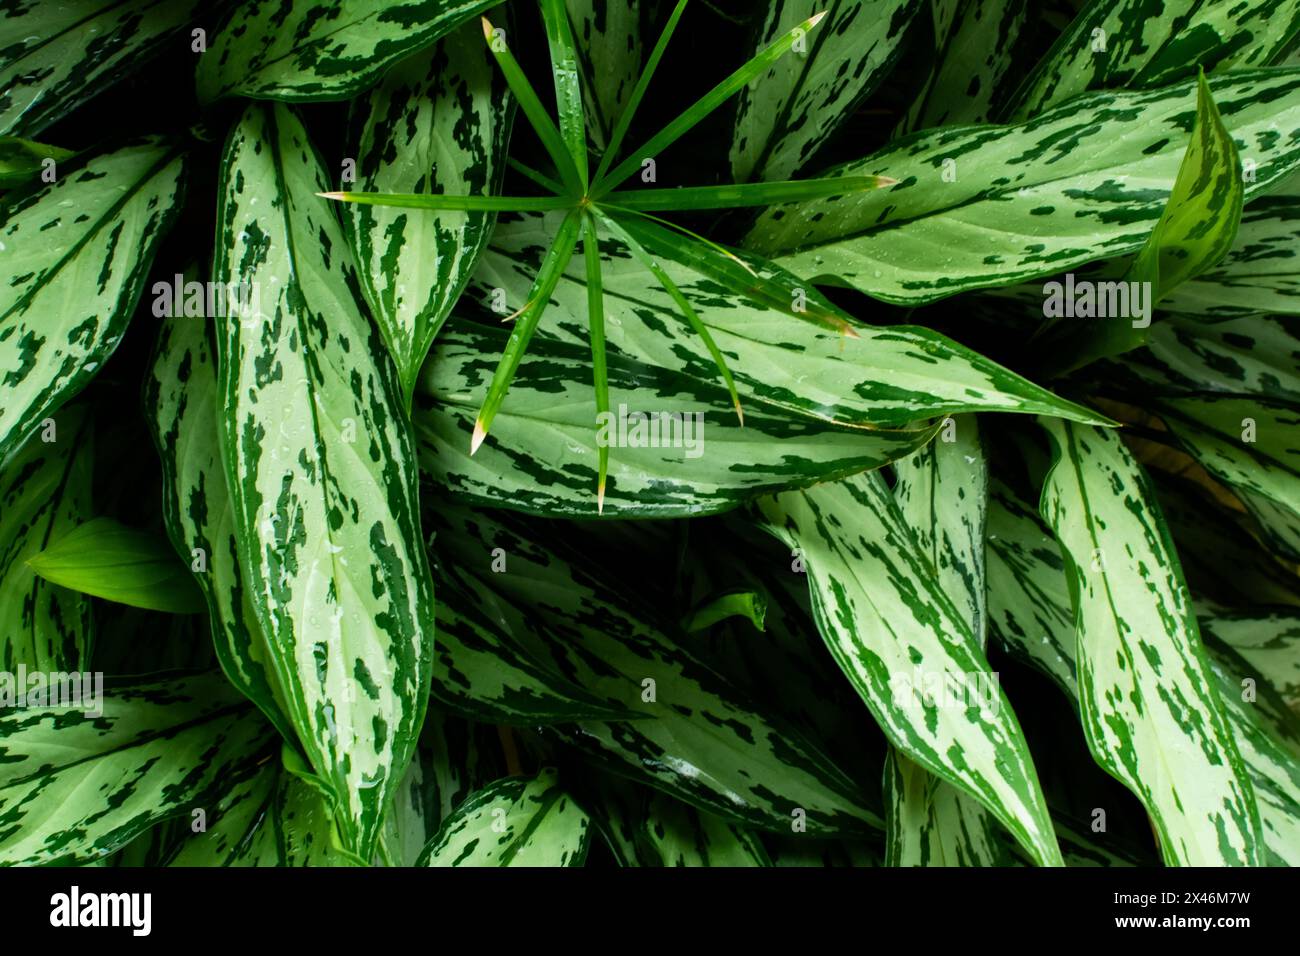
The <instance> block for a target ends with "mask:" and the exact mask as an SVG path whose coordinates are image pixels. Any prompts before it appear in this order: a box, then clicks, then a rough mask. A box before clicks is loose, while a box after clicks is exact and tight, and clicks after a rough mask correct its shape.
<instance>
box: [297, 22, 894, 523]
mask: <svg viewBox="0 0 1300 956" xmlns="http://www.w3.org/2000/svg"><path fill="white" fill-rule="evenodd" d="M686 4H687V0H678V3H677V5H676V6H675V7H674V8H673V12H672V14H671V15H670V16H669V18H668V22H667V24H666V25H665V26H664V30H663V33H662V34H661V35H660V37H659V40H658V42H657V43H656V44H655V46H654V49H653V50H652V51H651V53H650V57H649V59H648V60H647V61H646V65H645V68H644V69H643V70H642V72H641V76H640V78H639V79H638V80H637V84H636V86H635V87H634V88H633V90H632V93H631V96H630V97H629V99H628V102H627V106H626V107H625V108H624V110H623V112H622V115H620V116H619V119H618V122H617V124H616V125H615V127H614V130H613V133H612V135H611V136H610V140H609V146H608V148H607V149H606V150H605V152H604V154H603V155H602V156H601V158H600V162H599V163H598V164H597V166H596V169H595V172H591V171H590V169H589V166H588V157H587V132H586V120H585V116H584V113H583V108H582V88H581V86H580V83H579V79H578V77H579V72H580V71H579V69H578V54H577V49H576V47H575V46H574V41H573V31H572V29H571V27H570V25H569V19H568V14H567V12H566V10H565V4H564V0H541V8H542V19H543V21H544V22H545V25H546V37H547V41H548V43H549V45H550V54H551V70H552V73H553V74H554V79H555V99H556V103H557V107H558V112H559V126H558V127H557V126H556V124H555V123H554V122H552V120H551V117H550V116H548V115H547V113H546V109H545V107H544V106H543V105H542V102H541V100H540V99H539V98H538V96H537V93H536V91H535V90H534V89H533V87H532V85H531V84H530V83H529V82H528V79H527V78H526V77H525V76H524V73H523V71H522V70H521V69H520V67H519V64H518V62H516V60H515V58H514V57H513V56H512V55H511V53H510V50H509V48H508V47H507V46H506V44H505V42H504V40H503V38H502V37H503V35H502V34H501V33H500V32H498V31H496V30H494V29H493V27H492V24H491V23H490V22H489V21H488V20H487V18H486V17H484V18H483V35H484V37H485V38H486V39H487V42H488V46H489V49H491V51H492V55H493V56H494V57H495V58H496V61H497V64H498V65H499V66H500V67H501V71H502V73H504V74H505V78H506V81H507V82H508V83H509V85H510V89H511V91H512V92H513V93H514V95H515V98H516V99H517V100H518V102H519V107H520V109H522V110H523V112H524V115H525V116H527V117H528V121H529V123H530V124H531V125H532V127H533V129H534V130H536V131H537V135H538V137H539V138H540V139H541V141H542V145H543V146H544V147H545V148H546V151H547V153H548V154H549V156H550V158H551V161H552V162H553V163H554V164H555V169H556V171H557V174H558V176H559V179H558V181H557V180H556V179H553V178H551V177H549V176H546V175H544V174H542V173H540V172H538V171H536V170H534V169H531V168H529V167H528V166H525V165H524V164H522V163H520V162H518V161H516V160H513V159H512V160H511V161H510V165H511V166H512V167H513V168H514V169H516V170H518V171H519V172H520V173H522V174H523V175H525V176H527V177H528V178H529V179H531V180H532V181H533V182H535V183H537V184H538V185H539V186H541V187H542V188H543V189H545V190H546V191H547V192H548V193H549V195H545V196H452V195H447V194H423V193H420V194H411V193H354V192H332V193H322V194H321V195H322V196H325V197H326V198H329V199H338V200H343V201H345V202H358V203H369V204H371V205H377V206H404V207H408V208H415V209H453V210H472V211H487V212H537V211H555V210H567V215H566V216H565V217H564V220H563V222H562V223H561V225H560V227H559V229H558V230H557V232H556V235H555V238H554V241H553V242H552V243H551V246H550V248H549V249H548V250H547V253H546V255H545V257H544V258H543V260H542V264H541V267H540V269H539V270H538V273H537V277H536V279H535V280H534V282H533V286H532V289H531V291H530V292H529V295H528V302H527V303H526V304H525V305H524V307H523V308H522V309H520V310H519V311H518V312H516V313H515V314H514V315H513V316H510V318H511V319H514V320H515V324H514V328H513V330H512V331H511V334H510V338H509V340H508V341H507V343H506V347H505V350H504V352H503V353H502V355H501V362H500V364H499V365H498V366H497V370H496V373H495V374H494V375H493V377H492V382H491V384H490V385H489V386H488V393H487V397H486V398H485V399H484V401H483V405H482V407H481V408H480V409H479V413H478V419H477V420H476V421H475V423H474V435H473V438H472V439H471V440H470V454H473V453H474V452H476V451H477V450H478V448H479V445H481V444H482V443H483V440H484V438H486V437H487V433H488V429H490V428H491V427H492V420H493V418H494V417H495V416H496V413H497V411H498V410H499V409H500V407H501V403H502V402H503V401H504V399H505V396H506V391H507V389H509V387H510V383H511V381H512V380H513V378H514V375H515V372H516V370H517V369H518V368H519V364H520V362H521V361H522V360H523V357H524V351H525V350H526V349H527V348H528V343H529V340H530V339H531V338H532V337H533V333H534V332H535V331H536V330H537V326H538V324H539V323H540V322H541V319H542V315H543V313H544V312H545V311H546V306H547V304H548V303H549V301H550V297H551V293H552V292H553V291H554V289H555V286H556V284H557V283H558V282H559V280H560V276H561V275H562V274H563V273H564V271H565V269H566V268H567V267H568V264H569V259H570V258H571V257H572V255H573V253H574V251H575V250H576V248H577V244H578V240H579V239H580V238H581V240H582V247H583V253H584V257H585V259H586V267H587V303H588V312H589V316H588V321H589V327H590V333H591V336H590V337H591V360H592V372H593V379H594V384H595V392H596V422H597V423H599V422H600V421H601V417H602V413H608V411H609V385H608V382H607V377H606V364H605V318H604V304H603V299H604V296H603V293H602V286H601V274H600V249H599V246H598V239H599V233H600V230H601V229H604V230H605V231H606V232H608V233H609V234H610V235H612V236H614V237H615V238H617V239H618V240H619V241H620V242H622V243H623V244H624V245H626V246H627V248H628V249H629V250H630V251H631V253H632V255H633V256H634V257H635V258H636V259H638V260H639V261H640V262H641V263H642V264H643V265H644V266H645V267H646V268H647V269H648V270H649V271H650V272H651V273H652V274H653V275H654V276H655V278H656V279H657V280H658V281H659V283H660V284H661V285H662V286H663V288H664V291H665V292H667V293H668V295H669V296H670V297H671V298H672V300H673V301H674V302H675V303H676V304H677V306H678V308H679V309H681V311H682V314H683V315H684V316H685V317H686V320H687V321H688V322H689V323H690V325H691V327H692V328H693V329H694V330H695V332H696V333H697V334H698V335H699V336H700V338H701V339H702V340H703V341H704V344H705V345H706V346H707V348H708V350H709V354H710V355H711V356H712V357H713V361H714V362H715V363H716V364H717V366H718V371H719V372H720V373H721V375H722V379H723V381H724V382H726V385H727V390H728V392H729V393H730V395H731V401H732V404H733V405H734V406H735V409H736V416H737V418H738V419H739V420H740V423H741V425H742V426H743V425H744V413H743V411H742V409H741V407H740V398H739V396H738V395H737V394H736V385H735V382H734V381H733V380H732V377H731V371H730V370H729V369H728V368H727V363H726V360H725V359H724V358H723V356H722V352H721V351H720V350H719V349H718V347H717V345H716V344H715V343H714V341H713V337H712V336H711V335H710V334H709V331H708V329H707V328H706V327H705V325H704V322H703V321H702V320H701V319H700V316H699V314H698V313H697V312H696V311H695V309H694V308H693V307H692V306H691V304H690V302H689V301H688V300H687V299H686V297H685V296H684V295H683V294H682V292H681V290H680V289H678V287H677V285H676V284H675V283H674V282H673V281H672V279H671V278H670V277H669V275H668V273H667V272H666V271H665V270H664V269H663V267H662V266H661V265H660V264H659V263H658V261H657V260H656V259H655V257H654V256H653V255H651V254H650V252H648V251H647V250H646V249H645V247H644V246H643V245H641V243H639V242H638V241H637V240H636V239H635V238H633V237H632V236H631V235H630V234H629V233H628V232H627V230H626V229H624V228H623V225H622V221H623V220H625V218H626V217H629V216H639V217H645V218H648V219H651V220H653V221H655V222H656V223H658V224H660V225H666V226H670V227H671V228H673V229H675V230H676V231H677V232H678V233H680V234H681V236H682V240H683V242H686V243H688V244H690V245H691V246H692V249H691V255H692V256H693V257H696V258H699V257H704V258H706V259H713V260H716V258H717V257H719V256H721V257H724V258H725V259H727V260H728V263H727V264H728V266H730V267H731V268H734V267H735V266H737V265H739V266H741V267H743V268H744V269H745V271H746V273H748V274H749V277H750V279H749V284H750V288H749V289H748V290H747V291H750V292H753V291H754V290H755V288H756V287H758V286H762V285H763V284H764V280H763V279H761V278H760V277H759V276H757V275H756V274H755V273H754V270H753V269H751V268H750V267H749V266H748V265H747V264H746V263H745V262H744V260H742V259H741V258H739V257H738V256H736V255H735V254H734V253H732V252H729V251H728V250H726V249H724V248H723V247H722V246H720V245H718V244H717V243H714V242H711V241H710V240H708V239H705V238H704V237H702V236H699V235H696V234H695V233H693V232H690V231H689V230H686V229H684V228H683V227H681V226H678V225H675V224H673V223H670V222H666V221H665V220H663V219H661V218H659V217H658V216H654V215H652V212H658V211H667V210H679V211H680V210H700V209H727V208H735V207H739V206H768V205H772V204H774V203H783V202H793V201H797V200H803V199H815V198H824V197H828V196H838V195H845V194H849V193H854V192H859V191H862V190H867V189H876V188H879V187H881V186H886V185H892V184H893V182H894V181H893V180H890V179H886V178H884V177H880V176H851V177H837V178H828V179H809V180H800V181H787V182H768V183H748V184H738V185H731V186H691V187H678V188H675V189H634V190H620V189H619V188H618V187H619V186H620V185H622V184H623V183H624V182H625V181H626V180H627V179H628V178H629V177H631V176H632V175H634V174H635V173H636V172H637V171H638V170H639V169H641V168H642V162H643V160H644V159H646V158H653V157H654V156H656V155H658V154H659V153H661V152H662V151H663V150H665V149H667V148H668V147H669V146H671V145H672V144H673V143H674V142H676V141H677V140H678V139H680V138H681V137H682V135H683V134H685V133H686V132H687V131H688V130H690V129H691V128H692V127H694V126H695V125H696V124H697V123H699V122H700V121H701V120H703V119H704V118H705V117H706V116H708V115H709V114H710V113H712V112H713V111H714V110H715V109H717V108H718V107H719V106H721V105H722V104H723V103H724V102H726V101H727V100H728V99H730V98H731V97H732V96H733V95H734V94H736V93H738V92H739V91H740V90H741V89H743V88H744V87H745V86H746V85H748V84H749V83H750V82H751V81H752V80H754V79H755V78H756V77H757V76H758V75H759V74H760V73H762V72H763V71H764V70H766V69H767V68H768V67H769V66H771V65H772V64H773V63H774V62H776V60H778V59H779V58H780V57H782V56H784V55H785V54H786V53H788V52H789V51H790V50H791V48H792V47H793V46H794V45H795V44H796V43H797V42H798V41H799V40H800V38H802V37H805V36H806V35H807V34H808V33H809V32H810V31H811V30H813V29H814V28H815V27H816V26H817V24H818V23H819V22H821V20H822V18H823V17H824V16H825V13H824V12H823V13H819V14H816V15H815V16H813V17H810V18H809V19H807V20H805V21H804V22H803V23H801V24H799V26H797V27H795V28H794V29H792V30H790V31H789V32H788V33H786V34H784V35H783V36H781V37H780V38H779V39H777V40H776V41H775V42H774V43H772V44H771V45H770V46H768V47H767V48H766V49H764V50H763V51H761V52H760V53H759V54H758V55H757V56H755V57H754V58H753V59H751V60H750V61H749V62H748V63H746V64H745V65H744V66H742V67H740V68H739V69H738V70H736V71H735V72H734V73H732V74H731V75H730V76H728V77H727V78H726V79H725V80H723V81H722V82H721V83H719V84H718V85H717V86H715V87H714V88H713V89H712V90H710V91H709V92H708V93H706V94H705V95H704V96H702V97H701V98H700V99H699V100H697V101H696V102H695V103H694V104H692V105H691V106H690V107H689V108H688V109H686V110H685V111H684V112H683V113H682V114H681V115H680V116H678V117H677V118H676V119H674V120H673V121H672V122H670V123H669V124H668V125H667V126H665V127H664V128H663V129H661V130H660V131H659V132H658V133H656V134H655V135H654V136H652V137H650V139H648V140H647V141H646V142H645V143H644V144H643V145H642V146H641V147H640V148H639V149H635V150H632V151H630V152H628V153H627V154H626V155H625V157H624V158H623V160H622V161H621V162H619V163H618V164H617V165H615V166H613V168H612V169H611V168H610V166H611V162H612V160H613V159H614V157H615V156H617V155H618V151H619V148H620V147H621V146H622V144H623V138H624V137H625V136H626V135H627V132H628V129H629V128H630V127H631V125H632V120H633V118H634V117H635V115H636V109H637V106H638V105H639V104H640V102H641V99H642V98H643V97H644V96H645V92H646V88H647V87H648V86H649V85H650V80H651V77H653V76H654V72H655V68H656V67H657V66H658V65H659V61H660V59H662V57H663V54H664V50H665V48H666V47H667V46H668V41H669V39H670V38H671V37H672V34H673V31H674V30H675V29H676V27H677V23H678V21H679V20H680V19H681V16H682V12H683V11H684V10H685V8H686ZM774 294H776V295H778V296H780V297H781V298H788V295H787V293H785V291H784V290H783V289H776V290H774ZM597 453H598V457H599V471H598V476H597V485H596V496H597V507H598V509H599V510H600V511H603V510H604V502H605V478H606V475H607V473H608V470H609V449H608V447H606V446H605V445H603V444H598V449H597Z"/></svg>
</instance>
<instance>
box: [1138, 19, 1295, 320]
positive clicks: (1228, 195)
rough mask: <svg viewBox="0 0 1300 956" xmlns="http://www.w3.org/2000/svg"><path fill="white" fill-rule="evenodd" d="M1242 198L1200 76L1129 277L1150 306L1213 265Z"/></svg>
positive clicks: (1230, 235) (1229, 149)
mask: <svg viewBox="0 0 1300 956" xmlns="http://www.w3.org/2000/svg"><path fill="white" fill-rule="evenodd" d="M1297 7H1298V8H1300V4H1298V5H1297ZM1244 196H1245V184H1244V183H1243V182H1242V174H1241V159H1240V157H1239V156H1238V155H1237V147H1236V146H1235V145H1234V144H1233V142H1232V136H1231V135H1230V134H1229V133H1228V131H1227V129H1226V128H1225V127H1224V125H1223V118H1222V117H1221V116H1220V115H1219V111H1218V109H1217V108H1216V107H1215V105H1214V99H1213V97H1212V96H1211V94H1210V89H1209V85H1208V84H1207V83H1206V82H1205V77H1204V75H1202V76H1201V77H1200V78H1199V79H1198V80H1197V84H1196V125H1195V126H1194V127H1193V128H1192V139H1191V142H1190V143H1188V144H1187V152H1186V154H1184V156H1183V161H1182V163H1181V165H1179V167H1178V178H1177V179H1176V180H1174V189H1173V192H1172V193H1171V194H1170V195H1169V200H1168V201H1167V202H1166V204H1165V211H1164V212H1163V213H1162V214H1161V216H1160V221H1159V222H1158V223H1156V227H1155V229H1154V230H1152V232H1151V235H1150V236H1149V237H1148V238H1147V241H1146V245H1144V246H1143V247H1142V249H1141V251H1140V252H1138V254H1137V257H1136V258H1135V259H1134V260H1133V265H1132V267H1131V268H1130V269H1129V273H1128V276H1127V278H1128V279H1129V280H1131V281H1136V282H1150V283H1151V295H1152V297H1153V301H1154V300H1158V299H1163V298H1164V297H1165V296H1166V295H1167V294H1168V293H1169V292H1171V291H1172V290H1174V289H1176V288H1177V287H1178V286H1180V285H1182V284H1183V283H1184V282H1186V281H1187V280H1188V279H1194V278H1196V276H1198V275H1200V274H1201V273H1202V272H1204V271H1206V270H1207V269H1209V268H1210V267H1211V266H1214V265H1217V264H1218V263H1219V260H1221V259H1222V258H1223V257H1224V256H1225V255H1227V252H1228V250H1229V249H1231V248H1232V245H1233V242H1234V241H1235V239H1236V237H1237V226H1238V224H1239V223H1240V222H1241V207H1242V202H1243V200H1244Z"/></svg>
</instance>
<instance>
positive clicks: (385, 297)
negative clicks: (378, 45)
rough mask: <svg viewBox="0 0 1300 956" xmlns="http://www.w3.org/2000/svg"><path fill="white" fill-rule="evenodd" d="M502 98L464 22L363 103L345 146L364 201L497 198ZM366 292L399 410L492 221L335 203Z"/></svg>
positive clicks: (505, 95) (504, 123)
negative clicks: (367, 196) (379, 196)
mask: <svg viewBox="0 0 1300 956" xmlns="http://www.w3.org/2000/svg"><path fill="white" fill-rule="evenodd" d="M512 107H513V100H512V99H511V98H510V94H509V90H508V88H507V86H506V83H505V80H504V79H503V78H502V76H501V71H500V70H498V69H497V68H496V64H495V63H494V62H493V60H492V55H491V53H490V52H489V50H488V47H487V44H486V43H484V42H483V30H482V28H481V27H480V26H479V24H478V23H471V24H467V25H466V26H464V27H462V28H461V29H459V30H457V31H456V32H455V33H453V34H451V35H450V36H447V37H444V38H443V39H442V40H441V41H439V42H438V44H437V45H436V46H435V47H434V48H433V49H432V50H429V51H428V52H426V53H421V54H419V55H417V56H413V57H411V58H409V59H407V60H404V61H403V62H402V63H400V64H398V65H397V66H396V67H394V68H393V69H392V70H390V71H389V73H388V74H387V75H386V76H385V77H384V79H383V82H381V83H380V84H379V86H377V87H376V88H375V89H374V90H373V91H372V92H371V93H370V95H369V96H368V97H366V98H365V99H362V100H357V101H356V112H357V113H358V114H359V118H363V126H362V129H361V132H360V137H359V140H360V141H359V143H358V144H357V146H356V156H357V184H356V186H353V187H347V188H353V189H356V190H359V191H364V192H390V193H451V194H462V195H480V194H483V195H486V194H488V193H493V192H498V191H499V189H500V184H501V174H502V172H503V171H504V169H505V150H506V143H507V141H508V140H509V136H510V121H511V114H512V112H513V109H512ZM344 210H345V214H346V216H347V220H346V221H347V225H348V226H349V236H350V238H351V239H352V242H353V248H354V251H355V253H356V259H357V263H358V264H359V266H360V273H361V289H362V292H364V293H365V297H366V301H367V302H368V303H369V305H370V308H371V311H372V312H373V313H374V316H375V319H376V320H377V321H378V322H379V329H380V331H381V332H383V334H384V340H385V341H386V342H387V343H388V350H389V354H391V355H392V357H393V361H394V362H395V363H396V364H397V373H398V377H399V379H400V380H401V383H402V393H403V396H404V398H405V399H406V404H407V407H408V408H409V407H410V404H411V393H412V391H413V390H414V388H415V380H416V376H417V375H418V374H419V371H420V365H421V364H422V363H423V362H424V357H425V355H426V354H427V353H428V351H429V346H430V345H432V344H433V340H434V337H435V336H436V335H437V334H438V330H439V329H440V328H442V323H443V322H444V320H446V318H447V314H448V312H449V311H450V310H451V307H452V306H453V305H454V304H455V303H456V300H457V299H458V298H459V297H460V293H461V291H462V290H463V289H464V288H465V284H466V283H467V282H468V281H469V277H470V274H471V273H472V272H473V269H474V263H475V262H476V260H477V258H478V256H479V253H480V252H482V250H483V248H484V247H485V246H486V245H487V242H488V239H489V237H490V236H491V233H492V225H493V223H494V222H495V218H496V217H495V216H494V215H493V214H491V213H483V212H456V211H453V210H438V211H425V210H414V209H400V208H395V207H392V206H370V205H366V204H363V203H346V204H345V205H344Z"/></svg>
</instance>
